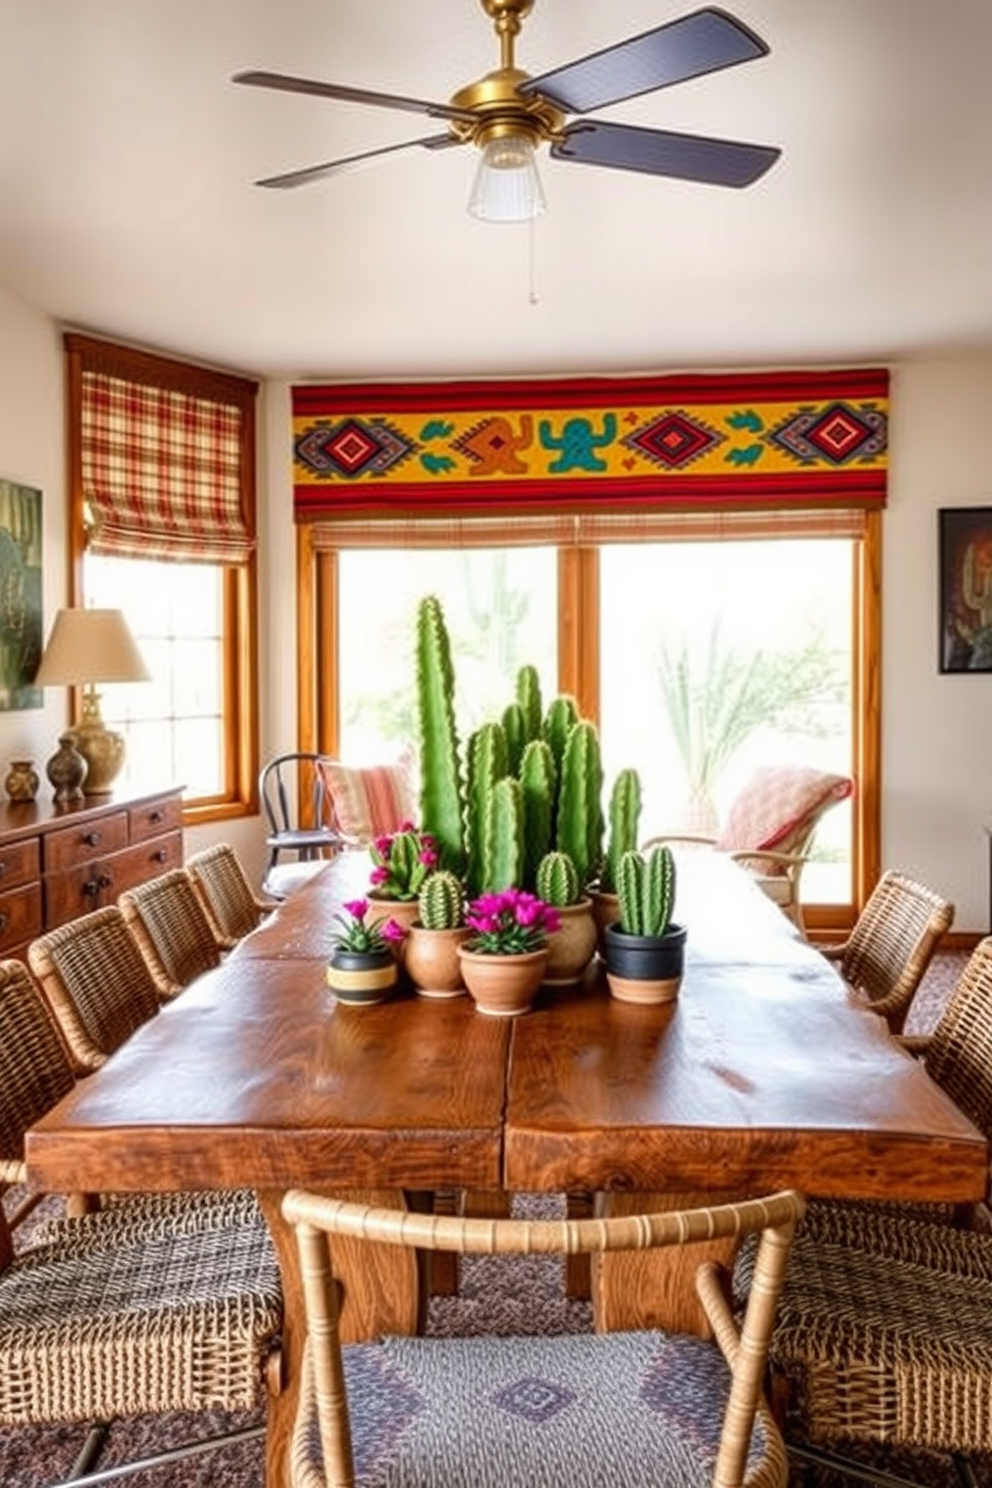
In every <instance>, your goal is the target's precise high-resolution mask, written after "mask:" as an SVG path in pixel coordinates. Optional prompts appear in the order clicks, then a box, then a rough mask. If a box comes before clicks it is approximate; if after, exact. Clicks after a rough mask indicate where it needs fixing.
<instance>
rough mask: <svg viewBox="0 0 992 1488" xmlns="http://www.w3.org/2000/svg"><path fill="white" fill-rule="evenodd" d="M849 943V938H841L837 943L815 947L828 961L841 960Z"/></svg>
mask: <svg viewBox="0 0 992 1488" xmlns="http://www.w3.org/2000/svg"><path fill="white" fill-rule="evenodd" d="M850 944H851V942H850V941H849V940H842V941H841V942H840V943H839V944H838V945H818V946H817V948H816V949H817V950H818V951H819V953H820V955H821V956H826V958H827V960H828V961H843V959H844V957H845V956H846V955H847V952H848V948H849V947H850Z"/></svg>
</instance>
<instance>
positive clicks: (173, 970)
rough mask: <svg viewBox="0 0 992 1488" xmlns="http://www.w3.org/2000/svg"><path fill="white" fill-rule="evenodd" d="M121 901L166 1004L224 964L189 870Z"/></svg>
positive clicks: (154, 882) (151, 882) (130, 893)
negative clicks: (198, 978) (204, 974)
mask: <svg viewBox="0 0 992 1488" xmlns="http://www.w3.org/2000/svg"><path fill="white" fill-rule="evenodd" d="M117 903H118V905H119V907H120V910H121V913H122V914H123V916H124V920H125V922H126V924H127V927H128V929H129V930H130V932H131V934H132V935H133V936H134V939H135V941H136V942H137V945H138V949H139V950H140V951H141V954H142V956H143V957H144V959H145V964H146V965H147V967H148V970H149V971H150V972H151V976H152V980H153V981H154V983H155V987H156V990H157V991H158V995H159V997H160V998H161V999H162V1000H163V1001H168V1000H169V999H170V998H173V997H177V996H178V995H179V993H180V992H182V991H183V990H184V989H185V988H186V987H188V986H189V984H190V982H192V981H194V980H195V979H196V978H197V977H198V976H202V974H203V973H204V972H205V971H210V970H211V968H212V967H214V966H219V965H220V961H221V952H220V948H219V947H218V945H217V942H216V940H215V939H214V932H213V930H212V929H211V927H210V921H209V920H208V919H207V916H206V914H205V912H204V909H203V905H202V904H201V903H200V900H199V898H198V896H197V892H196V890H195V888H194V887H193V881H192V879H191V878H190V876H189V874H188V873H187V872H186V869H185V868H171V869H170V870H169V871H168V873H160V874H159V875H158V877H157V878H151V879H149V880H148V882H147V883H143V884H138V885H137V887H135V888H133V889H126V890H125V891H124V892H123V893H122V894H120V895H118V898H117Z"/></svg>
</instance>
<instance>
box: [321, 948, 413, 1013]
mask: <svg viewBox="0 0 992 1488" xmlns="http://www.w3.org/2000/svg"><path fill="white" fill-rule="evenodd" d="M396 978H397V967H396V957H395V956H394V955H393V953H392V951H391V950H390V949H389V948H388V946H387V948H386V949H385V950H384V951H348V950H343V949H341V947H340V946H339V947H338V948H337V949H336V950H335V951H334V953H333V955H332V956H331V959H330V961H328V963H327V985H328V986H329V987H330V988H331V990H332V991H333V993H334V995H335V997H336V998H337V1000H338V1002H343V1003H345V1004H346V1005H347V1006H349V1007H374V1006H375V1004H376V1003H378V1002H384V1001H385V999H386V998H387V997H388V996H389V994H390V992H391V991H392V990H393V988H394V987H395V985H396Z"/></svg>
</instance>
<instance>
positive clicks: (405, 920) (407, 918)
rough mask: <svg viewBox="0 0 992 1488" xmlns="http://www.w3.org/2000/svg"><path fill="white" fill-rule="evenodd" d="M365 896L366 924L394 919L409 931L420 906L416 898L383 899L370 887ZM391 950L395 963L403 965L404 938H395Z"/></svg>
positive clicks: (404, 962)
mask: <svg viewBox="0 0 992 1488" xmlns="http://www.w3.org/2000/svg"><path fill="white" fill-rule="evenodd" d="M366 897H367V899H368V902H369V908H368V913H367V914H366V916H365V922H366V924H368V925H376V924H378V923H379V921H380V920H395V921H396V923H397V925H402V926H403V929H404V930H406V931H407V932H409V929H410V926H411V925H412V924H413V922H414V920H415V919H416V918H417V915H418V914H419V913H420V906H419V905H418V903H417V901H416V899H385V898H382V897H381V896H380V895H379V894H377V893H376V891H375V889H371V890H370V891H369V893H368V894H367V895H366ZM408 938H409V936H407V939H408ZM392 951H393V955H394V957H395V958H396V962H397V965H399V966H405V965H406V939H404V940H397V941H396V942H395V943H394V945H393V947H392Z"/></svg>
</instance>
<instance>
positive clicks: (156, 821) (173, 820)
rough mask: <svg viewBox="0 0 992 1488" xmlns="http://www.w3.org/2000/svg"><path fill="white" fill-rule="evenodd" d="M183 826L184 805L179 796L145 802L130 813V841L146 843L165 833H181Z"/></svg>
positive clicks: (134, 807) (133, 808)
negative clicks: (150, 838) (149, 839)
mask: <svg viewBox="0 0 992 1488" xmlns="http://www.w3.org/2000/svg"><path fill="white" fill-rule="evenodd" d="M182 825H183V803H182V801H181V800H180V799H179V797H178V796H163V798H162V800H160V801H145V802H144V803H143V804H142V805H141V806H132V807H131V810H130V811H129V812H128V840H129V841H130V842H145V841H147V839H148V838H149V837H159V836H161V835H162V833H164V832H179V831H181V830H182Z"/></svg>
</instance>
